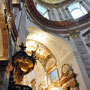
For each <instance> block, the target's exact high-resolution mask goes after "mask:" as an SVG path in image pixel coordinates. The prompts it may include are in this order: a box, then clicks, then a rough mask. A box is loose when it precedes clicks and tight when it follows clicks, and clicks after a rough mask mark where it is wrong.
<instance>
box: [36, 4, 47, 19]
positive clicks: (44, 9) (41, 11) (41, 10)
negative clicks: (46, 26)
mask: <svg viewBox="0 0 90 90" xmlns="http://www.w3.org/2000/svg"><path fill="white" fill-rule="evenodd" d="M36 8H37V10H38V11H39V13H40V14H41V15H42V16H44V17H45V18H47V19H49V16H48V11H47V9H46V8H45V7H43V6H41V5H40V4H37V5H36ZM46 11H47V12H46Z"/></svg>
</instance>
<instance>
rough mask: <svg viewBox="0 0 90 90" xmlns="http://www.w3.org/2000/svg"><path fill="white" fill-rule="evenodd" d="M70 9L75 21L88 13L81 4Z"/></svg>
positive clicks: (72, 5)
mask: <svg viewBox="0 0 90 90" xmlns="http://www.w3.org/2000/svg"><path fill="white" fill-rule="evenodd" d="M68 9H69V11H70V13H71V15H72V17H73V18H74V19H77V18H80V17H82V16H84V15H86V14H87V13H88V12H87V11H86V9H85V8H84V7H83V6H82V5H81V4H80V3H79V2H75V3H73V4H71V5H70V6H68Z"/></svg>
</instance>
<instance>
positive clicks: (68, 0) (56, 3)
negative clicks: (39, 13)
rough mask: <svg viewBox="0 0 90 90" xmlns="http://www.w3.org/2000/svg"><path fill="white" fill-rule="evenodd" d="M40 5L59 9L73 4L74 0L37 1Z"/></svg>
mask: <svg viewBox="0 0 90 90" xmlns="http://www.w3.org/2000/svg"><path fill="white" fill-rule="evenodd" d="M37 1H38V2H39V3H40V4H43V5H44V6H48V7H50V8H53V7H54V8H58V7H62V6H63V5H66V4H68V3H71V2H73V1H74V0H37Z"/></svg>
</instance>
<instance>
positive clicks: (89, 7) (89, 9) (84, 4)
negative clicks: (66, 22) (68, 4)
mask: <svg viewBox="0 0 90 90" xmlns="http://www.w3.org/2000/svg"><path fill="white" fill-rule="evenodd" d="M81 4H82V6H83V7H84V8H85V9H86V10H87V11H90V6H88V5H87V4H86V2H85V1H82V2H81Z"/></svg>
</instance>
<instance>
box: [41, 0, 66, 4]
mask: <svg viewBox="0 0 90 90" xmlns="http://www.w3.org/2000/svg"><path fill="white" fill-rule="evenodd" d="M40 1H42V2H45V3H49V4H57V3H62V2H63V1H65V0H40Z"/></svg>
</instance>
